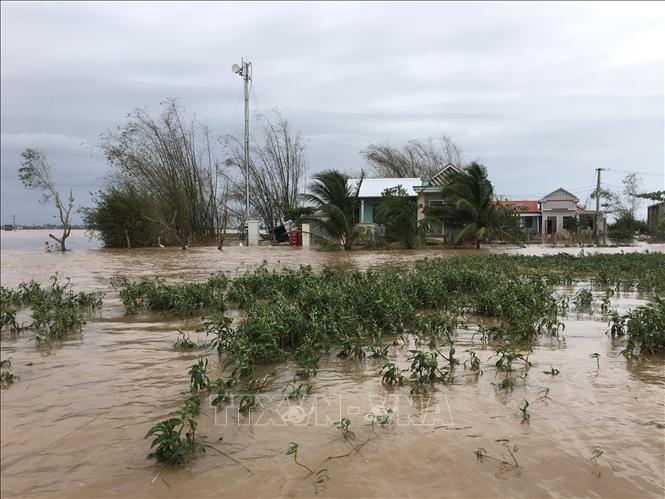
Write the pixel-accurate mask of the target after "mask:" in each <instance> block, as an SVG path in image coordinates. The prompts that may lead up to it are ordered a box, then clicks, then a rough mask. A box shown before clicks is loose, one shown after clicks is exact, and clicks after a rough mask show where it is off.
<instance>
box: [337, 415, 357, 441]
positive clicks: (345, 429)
mask: <svg viewBox="0 0 665 499" xmlns="http://www.w3.org/2000/svg"><path fill="white" fill-rule="evenodd" d="M350 426H351V420H350V419H349V418H342V419H340V420H339V421H335V422H334V423H333V424H332V428H337V429H338V430H339V431H340V432H341V434H342V438H344V440H346V441H347V442H350V441H352V440H355V439H356V434H355V432H353V430H351V429H349V427H350Z"/></svg>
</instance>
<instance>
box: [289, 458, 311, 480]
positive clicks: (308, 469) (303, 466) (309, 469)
mask: <svg viewBox="0 0 665 499" xmlns="http://www.w3.org/2000/svg"><path fill="white" fill-rule="evenodd" d="M293 460H294V461H295V462H296V464H297V465H298V466H300V467H301V468H305V469H306V470H307V471H309V475H311V474H312V473H314V471H313V470H312V469H311V468H310V467H309V466H307V465H306V464H302V463H300V462H298V458H297V457H296V456H293ZM309 475H307V476H309Z"/></svg>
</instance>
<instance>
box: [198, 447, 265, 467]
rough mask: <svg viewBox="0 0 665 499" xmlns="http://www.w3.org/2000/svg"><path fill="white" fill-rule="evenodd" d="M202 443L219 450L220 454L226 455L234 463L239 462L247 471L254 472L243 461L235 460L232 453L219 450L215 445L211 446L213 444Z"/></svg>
mask: <svg viewBox="0 0 665 499" xmlns="http://www.w3.org/2000/svg"><path fill="white" fill-rule="evenodd" d="M203 445H204V446H205V447H209V448H211V449H212V450H214V451H217V452H219V453H220V454H221V455H222V456H225V457H228V458H229V459H230V460H231V461H233V462H234V463H236V464H239V465H240V466H242V467H243V468H245V470H246V471H247V473H251V474H254V472H253V471H252V470H250V469H249V468H248V467H247V466H245V465H244V464H243V463H241V462H240V461H238V460H237V459H236V458H235V457H233V456H232V455H230V454H227V453H226V452H224V451H223V450H220V449H218V448H217V447H215V446H213V445H210V444H203Z"/></svg>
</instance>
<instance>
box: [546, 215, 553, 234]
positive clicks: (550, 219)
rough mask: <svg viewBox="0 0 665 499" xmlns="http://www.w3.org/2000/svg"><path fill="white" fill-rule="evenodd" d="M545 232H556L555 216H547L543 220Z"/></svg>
mask: <svg viewBox="0 0 665 499" xmlns="http://www.w3.org/2000/svg"><path fill="white" fill-rule="evenodd" d="M545 233H546V234H556V217H547V221H546V222H545Z"/></svg>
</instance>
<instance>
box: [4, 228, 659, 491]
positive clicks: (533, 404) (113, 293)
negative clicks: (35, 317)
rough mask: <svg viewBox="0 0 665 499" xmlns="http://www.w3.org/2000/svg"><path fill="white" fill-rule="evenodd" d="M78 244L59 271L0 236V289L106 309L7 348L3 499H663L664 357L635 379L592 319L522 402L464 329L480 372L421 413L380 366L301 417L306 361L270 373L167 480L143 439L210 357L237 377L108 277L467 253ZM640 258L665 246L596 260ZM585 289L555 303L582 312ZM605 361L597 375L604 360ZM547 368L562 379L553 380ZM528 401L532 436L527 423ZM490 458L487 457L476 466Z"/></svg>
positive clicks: (327, 363) (213, 418)
mask: <svg viewBox="0 0 665 499" xmlns="http://www.w3.org/2000/svg"><path fill="white" fill-rule="evenodd" d="M26 232H27V231H26ZM82 237H83V236H82V234H76V235H75V236H74V237H73V240H74V238H79V243H80V246H79V249H78V250H75V251H71V252H68V253H66V254H59V253H43V250H42V248H41V246H40V242H41V245H43V240H45V239H44V238H43V237H42V234H39V235H34V234H31V235H26V234H21V232H16V233H9V234H5V233H3V234H2V269H1V270H2V285H3V286H8V287H15V286H17V285H18V284H19V283H20V282H22V281H28V280H30V279H35V280H37V281H38V282H41V283H46V282H47V281H48V277H49V276H50V275H51V274H53V273H54V272H56V271H58V272H59V273H60V275H61V276H63V277H64V276H69V277H71V280H72V282H73V283H74V286H75V289H76V290H77V291H80V290H96V291H97V290H98V291H103V292H104V293H105V296H104V302H103V307H102V309H101V311H99V312H97V313H96V314H95V316H94V318H92V319H90V320H89V321H88V323H87V324H86V325H85V326H84V327H83V330H82V332H81V333H80V334H75V335H72V336H71V337H69V338H68V339H67V340H66V341H65V342H64V343H63V344H62V345H57V346H56V347H54V348H53V349H52V350H50V351H44V350H39V349H37V348H35V344H34V342H32V341H29V339H30V336H31V334H32V333H31V332H29V331H26V332H24V333H21V334H18V335H13V334H10V333H8V332H6V331H3V333H2V345H1V353H2V359H3V360H4V359H7V358H10V357H11V359H12V372H13V373H14V375H15V376H17V377H18V380H17V381H16V382H15V383H14V384H12V385H11V386H9V387H8V388H6V389H3V390H2V392H1V396H2V418H1V440H2V459H1V467H2V484H1V486H0V487H1V489H0V492H1V495H2V497H44V496H54V497H63V496H66V497H112V496H113V497H116V496H121V497H122V496H128V497H213V496H214V497H219V496H222V497H275V496H279V497H309V496H313V495H315V494H316V495H317V496H321V497H351V496H365V497H404V496H409V497H414V496H420V497H496V496H510V497H544V496H555V497H560V496H563V497H571V496H575V497H590V496H602V497H663V495H664V494H665V359H663V358H662V357H653V358H651V359H649V360H646V359H643V360H640V361H633V362H627V361H626V359H625V358H624V357H623V356H622V355H620V352H621V350H623V348H624V346H625V340H623V339H612V338H611V337H610V336H608V335H606V334H605V333H606V331H607V329H608V325H607V318H604V317H603V316H602V315H601V313H600V312H598V311H597V312H596V313H594V314H593V315H591V314H588V313H580V314H577V313H575V312H568V315H567V317H566V318H564V319H562V320H563V322H564V323H565V329H564V331H563V333H562V335H561V337H560V338H559V339H556V338H551V337H543V338H541V339H540V340H538V342H537V344H536V345H535V346H534V348H533V351H532V352H531V354H530V355H529V360H530V361H531V363H532V367H531V368H530V371H529V375H528V378H526V382H525V383H521V382H519V383H516V385H515V387H514V389H513V390H512V391H508V390H501V389H498V388H497V385H499V384H500V383H501V381H502V379H503V374H502V373H499V372H498V371H497V370H496V369H495V368H494V362H495V361H496V352H495V350H496V349H495V347H494V346H492V345H491V344H489V343H484V342H482V341H481V340H480V338H479V337H478V336H477V335H476V336H474V335H473V331H472V330H468V329H465V328H463V327H462V328H459V329H458V331H457V334H456V340H455V346H456V349H457V356H458V357H459V358H460V359H461V360H462V361H464V360H466V359H468V354H467V353H466V351H467V350H470V349H472V350H473V351H474V352H475V353H476V354H477V355H478V357H479V359H480V361H481V366H482V371H483V372H482V374H480V373H477V372H473V371H472V370H470V369H466V368H465V366H463V365H459V366H457V367H456V374H455V377H454V378H453V379H452V382H450V383H447V384H445V385H438V384H437V385H436V386H435V387H434V388H432V389H431V390H429V391H428V393H427V394H425V395H423V396H414V397H412V396H411V394H410V391H409V387H408V386H399V385H396V386H387V385H385V384H382V383H381V374H380V373H379V368H380V366H381V365H382V364H383V363H384V362H385V360H378V359H372V358H369V357H367V358H366V359H363V360H359V359H350V358H347V359H341V358H339V357H337V356H336V355H335V353H336V351H331V353H330V354H327V355H324V356H322V358H321V360H320V363H319V369H318V373H317V375H316V376H314V377H312V378H311V380H310V383H311V385H312V393H311V395H310V396H309V397H307V398H306V399H304V400H303V401H302V402H300V403H293V402H292V401H288V400H286V401H285V400H284V395H283V390H284V388H285V386H287V385H288V383H289V382H290V381H291V380H292V379H293V378H294V374H295V371H296V370H297V368H298V366H297V365H296V364H295V363H293V362H292V361H287V362H284V363H277V364H268V365H265V366H260V373H259V374H261V375H263V374H269V381H268V384H267V386H266V389H265V391H264V392H263V393H262V394H261V397H260V398H259V403H258V406H257V410H256V411H255V412H254V413H250V416H243V415H240V414H238V408H237V406H235V405H234V404H231V405H230V406H226V407H219V408H217V409H215V408H214V407H211V405H210V403H209V400H207V399H206V400H205V403H204V404H203V405H202V410H201V416H200V417H199V427H198V430H197V432H198V434H199V435H200V436H202V437H203V436H204V437H205V441H206V442H207V443H209V444H210V445H211V447H208V448H207V449H206V455H205V456H199V457H196V458H194V459H193V460H192V461H190V462H189V463H188V464H187V465H185V466H183V467H180V468H168V467H164V466H162V465H159V464H156V463H155V462H154V461H153V460H149V459H146V456H147V454H148V452H149V445H150V440H145V439H144V436H145V434H146V432H147V431H148V429H149V428H150V427H151V426H153V425H154V424H155V423H157V422H158V421H161V420H163V419H165V418H166V417H167V416H168V414H169V413H170V412H171V411H173V410H174V409H175V408H177V407H179V405H180V404H181V402H182V400H183V399H184V398H185V395H184V394H185V392H186V391H187V389H188V385H187V382H188V375H187V370H188V369H189V368H190V366H191V365H192V364H193V363H194V362H195V361H196V359H197V357H200V356H206V357H207V358H208V359H209V362H210V364H209V366H208V372H209V375H210V377H211V378H213V377H214V376H216V375H217V374H218V373H221V372H222V371H223V366H221V365H220V363H219V361H218V358H217V354H216V353H211V352H209V351H208V350H194V351H185V352H182V351H176V350H174V349H173V343H174V341H175V340H176V338H177V335H178V329H180V330H183V331H190V332H192V338H193V339H195V340H200V341H201V342H202V341H203V339H204V338H203V337H202V335H201V334H199V333H196V332H195V330H196V329H197V328H198V326H199V323H200V320H199V318H198V317H197V316H196V315H194V317H193V318H188V319H177V318H173V317H172V316H169V315H165V314H159V313H147V312H144V313H140V314H136V315H126V314H125V311H124V308H123V306H122V304H121V302H120V300H119V298H118V293H117V290H116V289H115V288H114V287H112V285H111V282H112V281H111V278H112V277H114V276H124V277H127V278H130V279H135V278H137V277H139V276H159V277H163V278H165V279H167V280H169V281H173V282H179V281H201V280H205V279H206V278H207V277H208V276H209V275H210V274H212V273H215V272H219V271H222V272H224V273H226V274H227V275H229V276H230V277H234V276H238V275H242V274H243V273H245V272H246V271H247V270H249V269H253V268H256V267H257V266H259V265H261V264H262V263H263V262H264V261H265V262H266V264H267V266H268V267H270V268H280V267H286V268H290V267H297V266H299V265H304V264H306V265H311V266H312V267H313V268H314V269H316V270H319V269H322V268H323V267H324V266H336V267H344V268H360V269H367V268H375V267H376V268H383V267H388V266H395V265H402V264H406V265H409V264H411V263H412V262H414V261H415V260H417V259H420V258H423V257H426V256H430V257H434V256H448V255H450V256H453V255H455V254H458V253H459V252H455V251H450V250H448V251H446V250H427V251H391V252H383V253H377V252H353V253H351V254H343V253H323V252H315V251H309V250H302V249H296V248H288V247H265V248H264V247H262V248H240V247H228V248H224V250H223V251H221V252H220V251H218V250H217V249H215V248H191V249H188V250H187V251H182V250H179V249H170V248H164V249H160V248H154V249H141V250H132V251H126V250H103V249H95V247H96V246H95V244H94V242H93V243H90V242H85V240H83V239H82ZM12 238H13V239H12ZM21 238H23V239H21ZM42 239H43V240H42ZM33 240H34V241H33ZM73 242H74V243H75V240H74V241H73ZM72 247H73V248H76V243H75V244H72ZM645 249H648V250H649V251H652V252H653V251H663V250H664V249H665V247H663V245H649V246H646V245H643V246H636V247H631V248H604V249H601V250H600V251H603V252H605V251H607V252H620V251H626V252H628V251H644V250H645ZM489 251H497V252H504V251H514V252H519V253H524V254H543V253H558V252H560V251H563V250H562V249H561V248H556V249H552V248H541V247H530V248H525V249H520V250H507V249H505V248H497V249H496V250H481V251H480V252H478V254H486V253H488V252H489ZM565 251H568V252H571V253H572V254H578V253H579V251H580V250H579V248H567V249H565ZM585 251H586V250H585ZM474 253H476V252H475V251H471V252H470V251H465V252H463V254H474ZM580 284H581V285H583V283H578V284H577V286H578V287H579V286H580ZM575 290H576V288H568V289H564V288H559V289H558V291H559V292H561V293H565V294H568V295H572V294H573V293H574V292H575ZM596 295H597V296H598V297H599V296H600V295H599V294H598V293H596ZM649 298H651V296H650V295H649V294H648V293H647V294H638V293H636V292H621V293H618V294H616V295H614V296H613V297H612V298H611V300H612V308H613V309H614V308H616V309H618V310H619V311H620V312H624V311H626V310H628V309H630V308H634V307H637V306H639V305H643V304H645V303H646V302H647V301H648V300H649ZM416 341H417V340H416V338H415V337H414V336H411V335H405V336H404V338H403V340H399V341H397V340H396V341H395V344H392V343H390V344H388V346H389V350H388V360H389V361H390V362H394V363H395V364H396V365H398V366H399V367H401V368H407V367H408V365H409V361H408V360H407V358H408V357H409V355H410V354H409V349H413V348H415V346H416ZM594 353H597V354H599V357H598V359H597V360H596V359H595V358H593V357H590V356H591V355H592V354H594ZM552 368H556V369H557V370H558V371H559V374H557V375H552V374H551V373H552V371H551V369H552ZM546 372H549V373H546ZM525 400H527V401H528V402H529V406H528V413H529V415H530V420H529V422H528V423H527V422H523V415H522V413H521V412H520V408H521V407H523V405H524V401H525ZM377 408H381V409H385V408H393V409H394V411H393V414H394V419H393V420H392V421H391V422H390V424H386V425H382V424H374V425H371V424H369V422H368V421H369V420H368V418H367V416H366V415H367V413H368V412H370V411H376V410H377ZM344 417H346V418H348V419H349V420H350V421H351V425H350V428H351V430H353V431H354V432H355V439H353V440H350V441H347V440H345V439H344V438H342V437H341V436H340V431H339V430H338V429H335V428H331V427H330V426H331V423H332V422H335V421H339V420H340V419H341V418H344ZM506 441H507V442H506ZM292 443H297V444H298V454H297V459H298V461H299V462H300V463H302V464H304V465H305V466H306V467H308V468H310V469H311V470H313V471H315V473H312V474H310V473H309V471H308V470H307V469H305V468H303V467H301V466H299V465H297V464H296V463H295V462H294V460H293V456H292V455H288V456H287V455H286V452H287V449H288V448H289V446H290V445H291V444H292ZM504 444H505V445H504ZM215 449H219V451H216V450H215ZM479 449H484V451H485V453H486V454H487V457H484V458H481V459H479V458H478V456H477V452H478V451H479ZM220 451H221V452H220ZM511 452H512V455H511ZM320 470H325V471H324V472H323V473H321V472H320Z"/></svg>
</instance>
